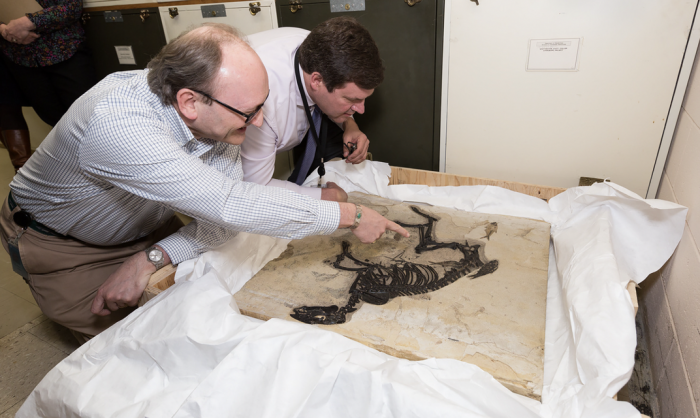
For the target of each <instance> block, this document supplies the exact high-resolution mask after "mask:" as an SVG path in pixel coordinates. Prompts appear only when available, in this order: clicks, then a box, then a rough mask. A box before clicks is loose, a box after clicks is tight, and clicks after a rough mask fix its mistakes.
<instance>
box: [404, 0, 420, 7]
mask: <svg viewBox="0 0 700 418" xmlns="http://www.w3.org/2000/svg"><path fill="white" fill-rule="evenodd" d="M403 1H405V2H406V4H408V5H409V6H411V7H413V6H415V5H416V4H418V3H420V2H421V0H403Z"/></svg>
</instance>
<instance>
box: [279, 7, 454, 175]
mask: <svg viewBox="0 0 700 418" xmlns="http://www.w3.org/2000/svg"><path fill="white" fill-rule="evenodd" d="M409 1H410V3H411V4H413V6H409V3H408V2H409ZM443 10H444V0H422V1H421V0H419V2H414V1H413V0H406V1H401V0H365V10H364V11H357V12H352V11H351V12H342V13H331V7H330V3H329V1H328V0H325V1H323V0H321V1H317V0H311V1H307V0H292V1H291V2H290V0H281V1H279V2H278V3H277V15H278V16H279V26H280V27H282V26H295V27H300V28H304V29H309V30H311V29H313V28H314V27H315V26H316V25H317V24H319V23H321V22H323V21H325V20H327V19H330V18H332V17H336V16H352V17H354V18H356V19H357V20H358V21H359V22H360V23H362V24H363V25H364V26H365V27H366V28H367V29H368V30H369V31H370V33H371V34H372V37H373V38H374V40H375V42H376V43H377V46H378V47H379V53H380V55H381V57H382V60H383V62H384V66H385V68H386V72H385V78H384V82H383V83H382V84H381V85H380V86H379V87H378V88H377V89H376V91H375V93H374V94H373V95H372V96H371V97H369V98H368V99H367V101H366V106H365V108H366V111H365V114H363V115H356V117H355V120H356V121H357V123H358V125H359V126H360V129H362V130H363V131H364V132H365V133H366V134H367V136H368V137H369V139H370V141H371V145H370V151H371V152H372V154H373V157H374V159H375V160H379V161H385V162H388V163H389V164H391V165H395V166H402V167H411V168H418V169H424V170H437V169H438V168H439V162H440V155H439V147H440V134H439V128H440V93H441V83H442V81H441V73H442V31H443Z"/></svg>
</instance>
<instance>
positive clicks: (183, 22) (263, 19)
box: [159, 0, 277, 42]
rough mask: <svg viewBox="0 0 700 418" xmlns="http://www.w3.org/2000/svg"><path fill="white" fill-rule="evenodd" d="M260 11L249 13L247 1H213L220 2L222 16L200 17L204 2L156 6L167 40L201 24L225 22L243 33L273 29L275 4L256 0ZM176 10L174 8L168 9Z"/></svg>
mask: <svg viewBox="0 0 700 418" xmlns="http://www.w3.org/2000/svg"><path fill="white" fill-rule="evenodd" d="M257 3H259V6H257V7H259V9H260V10H259V11H255V10H253V11H254V12H255V15H253V14H252V13H251V6H250V4H252V3H250V2H230V3H214V4H223V5H224V6H225V9H226V16H225V17H206V18H205V17H202V7H203V6H206V5H184V6H176V7H159V10H160V16H161V20H162V22H163V31H164V32H165V39H166V41H167V42H170V41H171V40H173V39H175V38H176V37H177V36H178V35H179V34H181V33H182V32H184V31H185V30H187V29H189V28H191V27H193V26H199V25H201V24H202V23H207V22H213V23H226V24H228V25H231V26H233V27H235V28H236V29H238V30H240V31H241V32H242V33H243V34H244V35H250V34H253V33H256V32H262V31H265V30H269V29H273V28H276V27H277V17H276V15H275V9H274V3H273V1H272V0H267V1H258V2H257ZM172 9H177V11H176V12H175V11H171V10H172Z"/></svg>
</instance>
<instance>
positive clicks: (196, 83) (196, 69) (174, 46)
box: [148, 23, 245, 105]
mask: <svg viewBox="0 0 700 418" xmlns="http://www.w3.org/2000/svg"><path fill="white" fill-rule="evenodd" d="M201 27H207V28H210V29H209V30H204V31H199V33H195V34H193V33H192V32H193V31H195V30H197V29H199V28H192V29H190V30H188V31H186V32H183V33H182V34H180V36H178V37H177V38H175V39H174V40H173V41H172V42H170V43H169V44H168V45H166V46H164V47H163V49H161V50H160V52H159V53H158V55H156V56H155V57H154V58H153V59H152V60H151V61H150V62H149V63H148V69H149V72H148V86H149V87H150V89H151V91H152V92H153V93H154V94H156V95H157V96H158V97H159V98H160V100H161V102H163V104H166V105H167V104H175V103H177V92H178V91H180V90H181V89H183V88H189V89H193V90H200V91H203V92H206V93H210V94H211V91H212V84H213V82H214V78H215V77H216V74H217V73H218V70H219V67H221V61H222V51H221V47H222V46H223V45H224V44H228V43H237V42H242V43H245V39H244V37H243V35H242V34H241V33H240V32H239V31H238V30H237V29H235V28H233V27H231V26H229V25H226V24H223V23H205V24H203V25H202V26H201ZM203 100H205V102H206V103H207V104H209V103H211V101H210V100H209V99H208V98H206V97H205V98H204V99H203Z"/></svg>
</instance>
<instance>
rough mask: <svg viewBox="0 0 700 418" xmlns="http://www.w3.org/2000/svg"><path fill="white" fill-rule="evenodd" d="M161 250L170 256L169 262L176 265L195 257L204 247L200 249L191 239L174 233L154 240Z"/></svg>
mask: <svg viewBox="0 0 700 418" xmlns="http://www.w3.org/2000/svg"><path fill="white" fill-rule="evenodd" d="M156 245H159V246H160V247H161V248H162V249H163V251H165V252H166V253H167V254H168V256H169V257H170V262H171V263H172V265H174V266H176V265H178V264H180V263H182V262H183V261H187V260H189V259H192V258H196V257H198V256H199V254H201V253H202V252H203V251H206V249H204V250H202V249H200V248H199V246H196V245H193V243H192V242H191V240H188V239H187V237H185V236H182V235H180V234H178V233H174V234H172V235H170V236H168V237H166V238H163V239H162V240H160V241H158V242H156Z"/></svg>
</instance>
